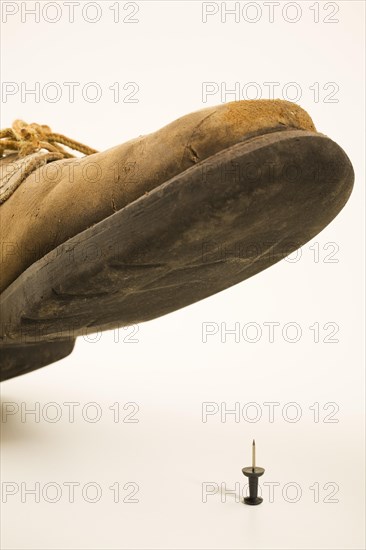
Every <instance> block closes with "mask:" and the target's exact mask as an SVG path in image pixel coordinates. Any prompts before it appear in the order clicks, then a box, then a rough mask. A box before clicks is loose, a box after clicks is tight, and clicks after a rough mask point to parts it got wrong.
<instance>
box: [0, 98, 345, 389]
mask: <svg viewBox="0 0 366 550" xmlns="http://www.w3.org/2000/svg"><path fill="white" fill-rule="evenodd" d="M0 138H1V139H0V156H1V159H0V181H1V184H0V187H1V192H0V202H1V207H0V219H1V250H2V258H1V263H2V265H1V267H2V269H1V278H0V291H1V298H0V299H1V302H0V303H1V316H2V324H1V336H0V338H1V340H0V342H1V343H0V350H1V356H2V361H1V367H2V378H3V379H6V378H11V377H13V376H16V375H19V374H22V373H25V372H29V371H30V370H33V369H36V368H39V367H41V366H44V365H46V364H49V363H51V362H53V361H56V360H59V359H60V358H62V357H64V356H66V355H68V354H69V353H70V352H71V351H72V348H73V344H74V341H75V338H76V337H77V336H80V335H83V334H86V333H91V332H96V331H101V330H109V329H113V328H116V327H122V326H129V325H132V324H137V323H141V322H143V321H148V320H150V319H154V318H156V317H160V316H161V315H165V314H167V313H170V312H172V311H175V310H177V309H179V308H182V307H185V306H187V305H189V304H192V303H194V302H197V301H198V300H202V299H203V298H206V297H208V296H211V295H212V294H215V293H217V292H220V291H221V290H224V289H225V288H228V287H230V286H232V285H235V284H237V283H239V282H241V281H243V280H245V279H247V278H248V277H251V276H252V275H255V274H256V273H258V272H260V271H262V270H263V269H266V268H267V267H269V266H271V265H273V264H274V263H276V262H278V261H279V260H281V259H282V258H284V257H285V256H287V255H288V254H290V253H292V252H293V251H294V250H296V249H298V248H299V247H301V246H302V245H303V244H304V243H306V242H307V241H309V240H310V239H312V238H313V237H314V236H315V235H317V234H318V233H319V232H320V231H321V230H322V229H323V228H324V227H325V226H326V225H328V224H329V222H331V220H332V219H333V218H334V217H335V216H336V215H337V214H338V212H339V211H340V210H341V209H342V207H343V206H344V205H345V203H346V202H347V199H348V197H349V195H350V193H351V190H352V186H353V180H354V174H353V169H352V165H351V162H350V160H349V159H348V157H347V155H346V154H345V152H344V151H343V150H342V149H341V147H340V146H339V145H337V144H336V143H335V142H334V141H332V140H331V139H330V138H328V137H327V136H325V135H323V134H321V133H318V132H317V131H316V129H315V127H314V124H313V122H312V120H311V118H310V116H309V115H308V114H307V113H306V112H305V111H304V110H303V109H302V108H301V107H299V106H298V105H295V104H293V103H291V102H288V101H282V100H253V101H236V102H233V103H227V104H224V105H219V106H217V107H209V108H206V109H202V110H200V111H197V112H194V113H191V114H189V115H186V116H183V117H181V118H179V119H178V120H176V121H174V122H172V123H171V124H168V125H167V126H165V127H164V128H162V129H160V130H158V131H157V132H154V133H152V134H148V135H145V136H140V137H138V138H136V139H134V140H131V141H128V142H127V143H124V144H122V145H118V146H117V147H114V148H112V149H108V150H107V151H104V152H97V151H95V150H94V149H90V148H89V147H87V146H84V145H82V144H80V143H78V142H76V141H74V140H72V139H68V138H66V137H65V136H63V135H61V134H55V133H53V132H52V131H51V129H50V128H49V127H48V126H40V125H37V124H30V125H27V124H26V123H24V122H22V121H16V122H15V123H14V125H13V127H12V128H9V129H6V130H3V131H2V132H1V134H0ZM72 150H74V151H79V152H80V153H81V154H82V155H83V156H82V157H80V156H79V157H75V156H73V153H71V151H72Z"/></svg>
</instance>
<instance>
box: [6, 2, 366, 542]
mask: <svg viewBox="0 0 366 550" xmlns="http://www.w3.org/2000/svg"><path fill="white" fill-rule="evenodd" d="M2 4H3V5H4V4H9V2H8V3H7V2H3V3H2ZM10 4H16V3H14V2H13V3H10ZM17 4H19V5H20V4H24V2H18V3H17ZM33 4H34V2H27V5H28V7H31V6H32V5H33ZM41 4H43V5H44V4H45V3H44V2H41ZM58 4H59V5H60V6H61V8H62V17H61V19H60V21H59V22H58V23H55V24H51V23H48V22H46V21H44V19H42V18H41V21H40V22H39V23H33V22H32V19H31V18H29V17H28V16H27V19H26V22H25V23H22V22H21V19H20V14H19V13H18V14H15V15H14V16H11V17H9V19H8V22H7V23H6V24H2V51H3V48H6V50H5V51H3V54H2V80H3V81H4V82H11V81H12V82H15V83H17V84H18V85H19V86H20V87H21V82H25V83H26V84H27V85H28V86H29V87H32V86H33V87H34V83H35V82H39V83H40V86H41V88H43V87H44V85H45V84H47V83H48V82H57V83H58V85H59V86H61V89H62V90H63V92H65V90H66V89H65V87H64V85H63V83H64V82H71V81H74V82H80V83H81V87H82V86H83V85H85V83H88V82H97V83H98V85H99V86H100V87H101V89H102V93H103V95H102V98H101V100H100V101H99V102H97V103H88V102H87V101H85V100H83V98H82V96H81V95H80V94H76V99H75V102H74V103H70V102H69V101H68V98H67V96H66V93H64V95H63V97H62V98H61V100H60V101H58V102H57V103H50V102H49V101H46V100H44V98H43V99H42V98H40V101H39V102H38V103H37V102H35V101H34V99H33V98H32V97H30V96H28V97H27V98H26V101H25V102H22V101H21V97H20V94H15V95H14V96H13V97H10V98H8V100H7V101H6V102H5V100H4V96H3V102H2V105H1V108H2V125H3V126H7V125H9V124H10V123H11V122H12V120H13V119H14V118H24V119H25V120H28V121H30V122H32V121H37V122H40V123H46V124H49V125H50V126H51V127H52V128H53V129H54V130H55V131H60V132H62V133H64V134H66V135H69V136H71V137H75V138H76V139H79V140H80V141H82V142H85V143H87V144H89V145H91V146H94V147H96V148H98V149H103V148H107V147H110V146H112V145H115V144H117V143H121V142H123V141H125V140H127V139H130V138H133V137H135V136H136V135H139V134H143V133H148V132H150V131H153V130H155V129H157V128H159V127H160V126H162V125H164V124H165V123H168V122H169V121H170V120H173V119H175V118H177V117H178V116H180V115H183V114H185V113H188V112H190V111H192V110H196V109H199V108H201V107H202V106H205V105H214V104H216V103H220V101H221V98H220V94H217V95H215V96H212V97H210V98H209V101H208V102H207V103H203V102H202V97H201V88H202V82H217V83H219V85H220V83H222V82H226V83H227V87H228V88H229V87H233V84H234V83H235V82H240V86H241V87H243V86H244V85H245V84H246V83H248V82H257V83H258V84H259V86H260V87H261V89H262V91H263V95H262V97H268V88H266V87H265V86H264V85H263V83H264V82H280V84H281V85H280V87H279V89H280V90H281V89H282V88H283V86H284V85H286V84H287V83H289V82H296V83H297V84H298V86H300V89H301V91H302V98H301V100H300V101H299V103H300V104H301V105H302V106H303V107H304V108H305V109H307V110H308V111H309V112H310V114H311V116H312V117H313V120H314V122H315V124H316V126H317V128H318V129H319V130H320V131H322V132H324V133H326V134H328V135H329V136H330V137H332V139H334V140H335V141H337V142H338V143H339V144H340V145H341V146H342V147H343V148H344V149H345V150H346V152H347V153H348V155H349V156H350V158H351V160H352V162H353V165H354V168H355V172H356V184H355V189H354V192H353V195H352V197H351V199H350V201H349V203H348V204H347V206H346V208H345V209H344V211H342V212H341V214H340V215H339V216H338V217H337V218H336V220H335V221H334V222H333V223H332V224H331V225H330V226H329V227H327V228H326V229H325V230H324V231H323V232H322V233H321V234H320V235H318V236H317V237H316V239H314V241H312V242H311V243H308V244H307V245H306V246H304V248H303V249H302V255H301V258H300V260H299V261H298V262H295V263H290V262H289V261H282V262H281V263H279V264H277V265H275V266H273V267H272V268H270V269H269V270H267V271H265V272H263V273H261V274H259V275H257V276H256V277H254V278H253V279H251V280H249V281H246V282H245V283H243V284H240V285H238V286H236V287H234V288H231V289H229V290H227V291H225V292H222V293H220V294H218V295H216V296H214V297H212V298H209V299H207V300H205V301H203V302H200V303H198V304H195V305H194V306H191V307H189V308H185V309H184V310H181V311H178V312H176V313H173V314H171V315H169V316H166V317H164V318H161V319H158V320H155V321H152V322H149V323H146V324H145V325H141V326H140V327H139V328H138V332H137V333H136V334H135V336H134V338H135V339H137V340H138V341H137V342H135V343H131V342H130V343H129V342H126V341H125V342H123V341H121V342H120V343H115V342H114V341H113V333H112V332H110V333H104V334H103V335H102V336H101V337H100V340H99V341H98V342H95V343H92V342H90V341H89V342H88V341H86V340H83V339H79V340H78V342H77V345H76V348H75V351H74V353H73V354H72V355H71V356H70V357H68V358H67V359H65V360H63V361H61V362H59V363H57V364H55V365H53V366H49V367H46V368H44V369H41V370H39V371H37V372H34V373H32V374H29V375H26V376H23V377H19V378H18V379H14V380H11V381H8V382H5V383H3V384H2V388H1V391H2V402H3V408H4V403H15V404H16V405H17V406H19V407H20V408H21V406H22V405H21V404H22V403H24V404H25V405H24V406H26V407H27V408H32V407H33V408H34V407H35V406H37V405H35V404H36V403H39V405H38V406H39V407H40V408H41V410H43V414H41V416H40V419H39V420H40V421H39V422H36V421H35V419H34V417H32V416H30V415H28V416H26V418H25V420H26V421H25V422H22V418H21V415H20V412H19V413H17V414H14V415H12V416H9V417H8V418H7V421H4V422H3V424H2V448H1V449H2V453H1V455H2V457H1V458H2V472H1V473H2V483H3V485H2V488H3V499H4V483H10V482H13V483H14V484H16V485H14V487H17V486H18V487H19V491H18V492H17V493H16V494H14V495H13V496H9V497H8V501H7V502H6V503H3V504H2V514H1V519H2V530H1V533H2V535H1V537H2V541H1V543H2V548H4V549H9V550H10V549H17V550H20V549H24V550H25V549H34V550H43V549H48V550H50V549H52V550H53V549H73V550H74V549H75V550H76V549H98V550H99V549H168V548H170V549H183V548H184V549H228V548H230V549H239V548H240V549H254V548H255V549H287V548H292V549H304V550H305V549H345V548H347V549H361V548H364V529H363V517H364V516H363V513H364V508H363V503H364V489H363V488H364V478H363V464H364V461H363V458H364V456H363V452H364V444H363V411H364V362H363V339H364V325H363V303H364V296H363V290H362V281H363V251H364V242H363V237H362V235H363V195H364V165H363V156H364V122H363V121H364V108H363V101H362V99H363V94H364V68H363V67H364V59H363V50H364V31H363V21H364V3H363V2H337V3H336V5H337V6H339V13H338V14H337V15H335V16H334V17H338V19H339V22H338V23H334V24H326V23H323V22H322V21H323V19H324V16H325V15H329V14H330V13H331V11H330V10H329V8H328V11H324V10H325V7H324V6H323V4H320V6H319V9H320V18H321V21H320V22H319V23H314V22H313V17H314V12H313V11H311V10H310V5H313V4H314V3H313V2H301V3H298V4H299V5H300V4H301V8H302V17H301V19H300V20H299V21H298V22H297V23H293V24H291V23H288V22H286V21H284V20H283V17H281V15H277V16H275V20H274V22H273V23H270V22H268V12H267V11H266V10H267V8H265V7H264V6H263V5H262V4H261V6H262V9H263V16H262V19H261V20H259V21H258V22H257V23H248V22H246V21H245V20H244V19H243V17H241V19H240V21H239V23H235V21H233V20H232V19H230V18H228V21H227V22H226V23H221V22H220V13H219V14H218V15H215V16H211V17H209V18H208V21H207V23H202V20H201V12H202V5H201V3H200V2H185V3H183V2H182V3H180V2H171V3H164V2H139V3H138V5H139V12H138V14H137V16H136V17H137V18H138V19H139V23H136V24H126V23H119V24H114V23H113V20H112V17H113V13H112V11H111V10H110V9H109V7H110V6H111V5H112V3H110V2H102V3H101V4H100V6H101V9H102V17H101V19H100V21H99V22H98V23H96V24H94V25H93V24H90V23H87V22H85V21H83V20H82V18H81V17H80V9H81V7H80V8H79V10H77V9H76V8H75V10H76V11H75V13H76V16H75V22H74V23H69V22H68V21H67V19H68V17H67V11H66V7H65V6H64V3H63V2H58ZM83 4H85V3H83V2H81V3H80V6H82V5H83ZM232 4H233V3H229V4H228V6H229V7H230V6H232ZM259 4H260V3H259V2H257V5H259ZM315 4H316V3H315ZM331 4H334V3H331ZM217 5H218V6H219V5H220V4H217ZM282 6H283V3H282V4H281V9H282ZM18 7H19V6H18ZM122 7H123V6H122ZM49 9H50V10H51V9H52V7H51V8H49ZM130 11H131V9H130V8H129V9H128V10H125V11H124V12H123V15H124V16H125V14H126V13H129V12H130ZM253 13H254V12H253ZM289 14H290V17H293V15H291V12H289ZM90 16H92V12H90ZM48 17H49V18H51V17H54V15H53V14H52V12H51V11H50V12H49V13H48ZM249 17H252V18H253V15H249ZM132 81H133V82H136V83H138V86H139V92H138V94H137V97H138V99H139V102H138V103H123V102H122V103H114V102H113V99H112V92H111V91H110V90H108V88H109V86H111V85H113V83H115V82H120V83H121V90H122V91H123V89H122V87H123V85H124V84H125V83H126V82H132ZM315 82H319V86H320V96H321V97H320V101H319V102H315V101H314V96H313V91H312V90H311V89H310V87H311V86H313V85H314V83H315ZM329 82H334V83H336V85H337V86H338V87H339V90H338V92H337V93H336V95H335V96H334V97H335V98H337V99H338V100H339V101H338V102H337V103H327V102H324V97H325V95H327V94H328V93H330V92H332V90H333V89H334V88H328V89H327V90H324V86H325V85H326V84H327V83H329ZM66 91H67V90H66ZM129 91H131V89H128V90H127V92H129ZM289 91H290V90H289ZM124 93H126V91H124ZM276 95H277V96H278V97H283V96H282V95H281V94H276ZM226 99H227V100H232V99H234V97H233V96H228V97H227V98H226ZM314 243H319V244H318V245H315V246H319V247H320V261H318V262H316V261H314V259H315V258H314V250H313V249H311V246H313V247H314ZM327 243H336V246H337V247H339V249H338V251H337V253H336V255H335V256H334V258H335V259H337V260H338V262H337V263H328V262H326V261H325V257H326V255H327V254H328V253H329V252H332V248H330V249H327V250H325V249H324V247H325V246H326V245H327ZM271 321H272V322H277V323H280V326H279V329H278V332H276V335H275V340H274V342H273V343H270V342H269V339H268V329H267V328H266V326H265V325H263V323H265V322H271ZM204 322H213V323H218V324H219V325H220V323H227V326H228V327H233V326H234V324H235V323H240V330H242V329H243V327H244V325H246V324H247V323H258V325H260V327H261V329H262V331H263V332H262V336H261V338H260V339H259V341H258V342H256V343H250V342H248V341H245V339H244V338H241V339H240V341H239V342H235V341H234V337H233V336H228V338H227V342H226V343H223V342H221V341H220V335H219V334H218V335H216V336H211V337H209V338H208V341H207V343H203V342H202V323H204ZM289 322H294V323H297V324H298V325H299V326H300V328H301V331H302V337H301V339H300V340H299V341H298V342H297V343H289V342H288V341H286V339H285V338H283V336H282V334H281V331H282V328H283V326H284V325H286V323H289ZM316 322H317V323H319V324H320V342H318V343H315V342H314V332H313V331H312V330H310V329H309V327H310V326H312V325H314V323H316ZM326 323H336V324H337V325H338V326H339V331H338V333H337V334H336V335H335V336H334V338H336V339H338V340H339V341H338V343H325V342H324V338H325V336H326V335H329V334H330V332H331V326H328V328H327V329H324V328H323V326H324V325H325V324H326ZM329 327H330V328H329ZM129 333H131V330H130V332H129V331H128V330H126V331H121V333H120V337H121V340H123V339H124V338H126V336H127V335H128V334H129ZM288 334H289V337H290V338H291V337H292V333H291V331H290V332H289V333H288ZM253 337H254V336H253V333H251V332H249V333H248V338H247V340H248V339H250V338H253ZM66 402H74V403H80V406H76V408H75V421H74V422H73V423H72V422H70V421H69V419H68V412H69V409H68V408H67V406H66V405H64V403H66ZM90 402H95V403H97V405H98V408H99V411H100V412H101V413H102V417H101V419H100V421H98V422H95V423H93V422H90V421H88V417H87V416H85V415H87V414H88V413H89V415H90V417H91V416H92V414H93V412H95V410H96V409H95V408H94V410H93V408H91V407H90V408H89V409H84V416H85V418H83V415H82V413H81V409H82V408H83V407H84V406H85V405H86V404H87V403H90ZM116 402H118V403H120V417H121V418H120V420H121V419H123V418H124V417H125V416H126V414H128V413H129V412H131V411H132V408H129V409H126V410H123V406H124V405H125V404H126V403H131V402H135V403H137V404H138V407H139V411H138V413H137V414H136V415H135V417H134V418H136V419H137V420H139V422H137V423H127V422H123V421H120V422H114V421H113V411H112V410H110V408H109V407H111V406H113V404H114V403H116ZM205 402H211V403H217V404H218V407H220V404H221V403H226V406H227V408H233V407H234V404H235V402H238V403H239V407H240V409H241V410H243V408H244V413H245V412H247V415H248V416H250V417H252V418H253V415H254V409H253V407H252V408H247V409H245V407H246V406H247V404H248V403H251V402H256V403H257V404H258V406H259V407H260V410H261V412H262V417H261V418H260V419H259V420H258V422H255V423H253V422H249V421H248V416H247V417H246V418H243V416H241V418H240V419H239V422H235V419H234V418H233V415H231V416H228V417H227V419H226V420H227V421H226V422H223V421H221V419H220V414H215V415H212V416H209V417H208V418H207V422H202V418H201V414H202V404H203V403H205ZM266 402H272V403H273V402H277V403H279V406H278V407H276V409H275V417H274V421H273V422H270V421H269V415H268V411H269V408H268V406H266V405H264V403H266ZM293 402H295V403H297V409H298V411H301V418H299V421H298V422H289V421H288V420H287V421H286V420H285V419H284V418H283V415H282V413H283V414H286V406H287V404H288V403H293ZM47 403H56V404H57V407H58V411H59V413H60V412H61V415H62V416H61V419H60V420H59V421H57V422H50V418H51V417H52V415H53V414H54V413H55V411H56V409H55V408H53V409H52V407H50V408H48V409H47V408H44V406H45V405H46V404H47ZM314 403H319V407H320V418H319V420H320V421H319V422H315V421H314V408H313V409H310V408H309V407H312V406H313V404H314ZM327 403H335V404H336V406H337V407H339V411H338V412H337V413H336V414H335V415H334V417H333V419H336V420H338V422H336V423H329V422H324V420H325V416H326V414H329V413H331V412H332V408H329V409H328V410H324V409H323V407H324V405H326V404H327ZM5 406H6V405H5ZM8 406H9V405H8ZM331 407H332V406H331ZM287 413H288V416H289V417H293V415H294V413H295V409H294V408H293V407H292V408H291V407H289V408H288V409H287ZM90 417H89V419H90ZM253 437H255V438H256V441H257V463H258V465H261V466H263V467H264V468H266V472H265V474H264V476H263V478H261V482H260V483H261V485H262V489H263V496H264V499H265V501H264V503H263V504H262V505H261V506H259V507H254V508H251V507H248V506H244V505H243V504H242V503H240V502H236V500H235V496H230V495H228V496H227V499H226V502H221V496H220V493H219V492H217V494H214V495H211V496H208V497H207V502H206V503H205V502H202V500H203V499H202V484H204V483H205V482H211V483H213V484H216V485H213V487H216V488H217V489H218V487H219V486H220V485H221V483H224V484H226V487H227V489H233V488H234V487H235V483H240V487H239V488H240V489H242V488H243V485H244V482H245V478H244V477H243V476H242V474H241V468H242V467H243V466H247V465H248V464H249V463H250V456H251V455H250V452H251V448H250V446H251V440H252V438H253ZM36 482H38V483H40V487H41V489H42V488H44V486H45V485H46V484H47V483H51V482H54V483H57V484H58V486H59V488H60V489H61V490H62V493H61V495H59V496H60V500H59V501H58V502H56V503H50V502H48V500H50V499H51V498H52V497H53V496H54V494H55V493H54V489H52V487H51V488H50V489H49V494H46V496H42V494H41V496H40V502H39V503H35V502H34V496H29V495H28V496H27V495H25V497H26V498H25V502H21V493H22V489H21V483H25V484H26V486H27V487H28V488H31V487H32V485H34V484H35V483H36ZM67 482H76V483H79V484H80V485H79V486H78V487H76V489H75V502H73V503H70V502H69V497H68V490H67V487H66V486H65V485H64V484H65V483H67ZM88 482H94V483H96V484H97V485H98V487H100V490H101V491H102V496H101V498H100V500H99V502H96V503H94V504H93V503H90V502H86V500H85V499H83V497H82V495H81V488H82V487H83V486H84V485H85V484H86V483H88ZM115 482H119V483H120V484H121V487H122V490H121V498H122V499H123V498H126V496H127V495H128V494H130V493H131V490H132V488H133V487H132V488H131V486H130V487H126V489H123V486H124V485H125V484H126V483H128V482H131V483H135V484H138V486H139V492H138V493H137V495H136V496H135V498H137V499H138V501H139V502H138V503H128V502H119V503H114V502H113V493H112V491H111V490H110V489H109V487H110V486H112V485H113V483H115ZM270 482H276V483H279V484H280V485H279V486H277V488H276V490H275V494H274V501H273V502H270V499H269V486H268V483H270ZM289 483H296V484H297V485H296V487H297V490H298V491H299V490H301V496H300V498H299V500H298V501H297V502H289V500H290V499H293V498H294V497H295V496H296V495H295V488H294V486H293V485H292V486H291V485H290V486H288V485H286V484H289ZM316 483H317V484H319V488H320V502H314V489H313V490H311V489H309V487H310V486H312V487H314V488H315V487H316V485H314V484H316ZM327 483H333V484H336V485H337V487H338V488H339V490H338V492H337V494H335V495H334V497H333V498H334V499H337V500H338V502H324V499H325V497H326V496H327V495H328V496H329V495H330V494H331V492H332V487H335V485H328V486H326V487H325V488H324V486H325V485H326V484H327ZM265 484H267V485H265ZM6 487H9V485H7V486H6ZM286 487H287V488H288V498H287V500H286V499H285V498H284V496H283V493H282V491H284V490H286ZM299 488H300V489H299ZM23 492H24V491H23ZM299 494H300V493H299ZM88 496H89V498H92V497H93V491H92V489H90V494H89V493H88Z"/></svg>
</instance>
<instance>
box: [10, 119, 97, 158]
mask: <svg viewBox="0 0 366 550" xmlns="http://www.w3.org/2000/svg"><path fill="white" fill-rule="evenodd" d="M62 145H65V146H66V147H68V148H69V149H73V150H74V151H78V152H79V153H83V154H84V155H92V154H93V153H98V151H96V150H95V149H92V148H91V147H88V146H87V145H83V144H82V143H79V142H78V141H75V140H74V139H70V138H68V137H66V136H63V135H62V134H55V133H53V132H52V130H51V128H50V127H49V126H45V125H40V124H36V123H34V122H33V123H32V124H27V123H26V122H24V121H23V120H15V121H14V122H13V125H12V127H11V128H5V130H0V158H2V157H5V156H7V155H9V154H12V153H14V152H17V153H18V157H19V158H21V157H25V156H27V155H29V154H31V153H36V152H37V151H40V150H41V149H46V150H47V151H50V152H53V153H58V154H59V158H60V159H62V158H75V155H72V154H71V153H69V152H68V151H67V150H66V149H64V148H63V147H62Z"/></svg>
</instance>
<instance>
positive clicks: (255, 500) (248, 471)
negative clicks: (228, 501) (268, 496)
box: [242, 439, 264, 506]
mask: <svg viewBox="0 0 366 550" xmlns="http://www.w3.org/2000/svg"><path fill="white" fill-rule="evenodd" d="M242 472H243V474H244V475H245V476H247V477H249V496H248V497H245V498H244V502H245V504H250V505H251V506H256V505H257V504H261V502H263V498H262V497H259V496H258V478H259V477H260V476H262V475H263V474H264V468H259V467H258V466H256V465H255V441H254V439H253V444H252V465H251V466H247V467H246V468H243V469H242Z"/></svg>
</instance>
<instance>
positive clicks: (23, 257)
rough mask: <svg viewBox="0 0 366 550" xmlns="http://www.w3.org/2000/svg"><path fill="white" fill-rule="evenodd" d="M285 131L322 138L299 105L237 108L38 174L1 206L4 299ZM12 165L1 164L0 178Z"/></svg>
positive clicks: (201, 115)
mask: <svg viewBox="0 0 366 550" xmlns="http://www.w3.org/2000/svg"><path fill="white" fill-rule="evenodd" d="M281 126H282V127H290V128H298V129H304V130H310V131H316V130H315V127H314V124H313V122H312V120H311V118H310V117H309V115H308V114H307V113H306V112H305V111H304V110H303V109H302V108H301V107H299V106H298V105H296V104H294V103H291V102H288V101H282V100H251V101H236V102H232V103H227V104H223V105H220V106H217V107H209V108H206V109H202V110H200V111H197V112H194V113H191V114H188V115H186V116H183V117H181V118H179V119H177V120H175V121H174V122H172V123H171V124H168V125H167V126H165V127H164V128H162V129H160V130H158V131H156V132H154V133H151V134H148V135H145V136H140V137H139V138H137V139H134V140H131V141H129V142H127V143H124V144H122V145H118V146H117V147H114V148H112V149H109V150H107V151H104V152H102V153H96V154H93V155H90V156H86V157H83V158H79V159H64V160H54V161H52V162H50V163H48V164H46V165H43V166H40V167H38V168H35V169H34V170H33V171H32V172H31V173H30V174H29V175H27V176H26V177H24V179H22V182H21V183H20V185H18V186H17V187H16V189H15V190H14V192H13V193H12V194H11V196H10V197H8V198H7V200H6V201H5V202H4V203H3V204H2V205H1V206H0V227H1V276H0V291H2V290H4V289H5V288H6V287H7V286H8V285H9V284H10V283H11V282H12V281H14V280H15V279H16V277H18V276H19V275H20V274H21V273H22V272H23V271H24V270H25V269H26V268H27V267H29V266H30V265H31V264H32V263H33V262H35V261H36V260H38V259H40V258H41V257H42V256H44V255H45V254H46V253H47V252H49V251H51V250H52V249H54V248H55V247H57V246H58V245H59V244H61V243H63V242H65V241H66V240H68V239H69V238H71V237H73V236H74V235H76V234H78V233H80V232H82V231H84V230H85V229H87V228H88V227H90V226H92V225H94V224H95V223H98V222H99V221H101V220H103V219H104V218H106V217H108V216H110V215H112V214H113V213H114V212H116V211H117V210H120V209H121V208H123V207H124V206H126V205H127V204H129V203H130V202H132V201H134V200H136V199H137V198H138V197H140V196H142V195H143V194H144V193H148V192H149V191H151V190H152V189H154V188H155V187H157V186H158V185H160V184H162V183H163V182H165V181H167V180H168V179H170V178H172V177H173V176H175V175H176V174H178V173H180V172H182V171H183V170H186V169H187V168H189V167H190V166H192V165H193V164H195V163H197V162H199V161H201V160H203V159H205V158H207V157H209V156H211V155H214V154H215V153H217V152H218V151H220V150H222V149H225V148H227V147H230V146H231V145H234V144H235V143H237V142H238V141H241V140H242V139H245V136H247V135H249V134H251V133H253V132H254V133H255V132H260V131H261V130H263V131H265V130H267V129H271V128H276V127H281ZM14 160H15V157H14V156H11V157H10V156H9V157H4V158H3V159H1V160H0V177H1V169H2V171H3V176H5V177H6V174H7V173H8V171H9V168H10V167H11V163H12V162H13V161H14ZM192 200H194V197H192Z"/></svg>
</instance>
